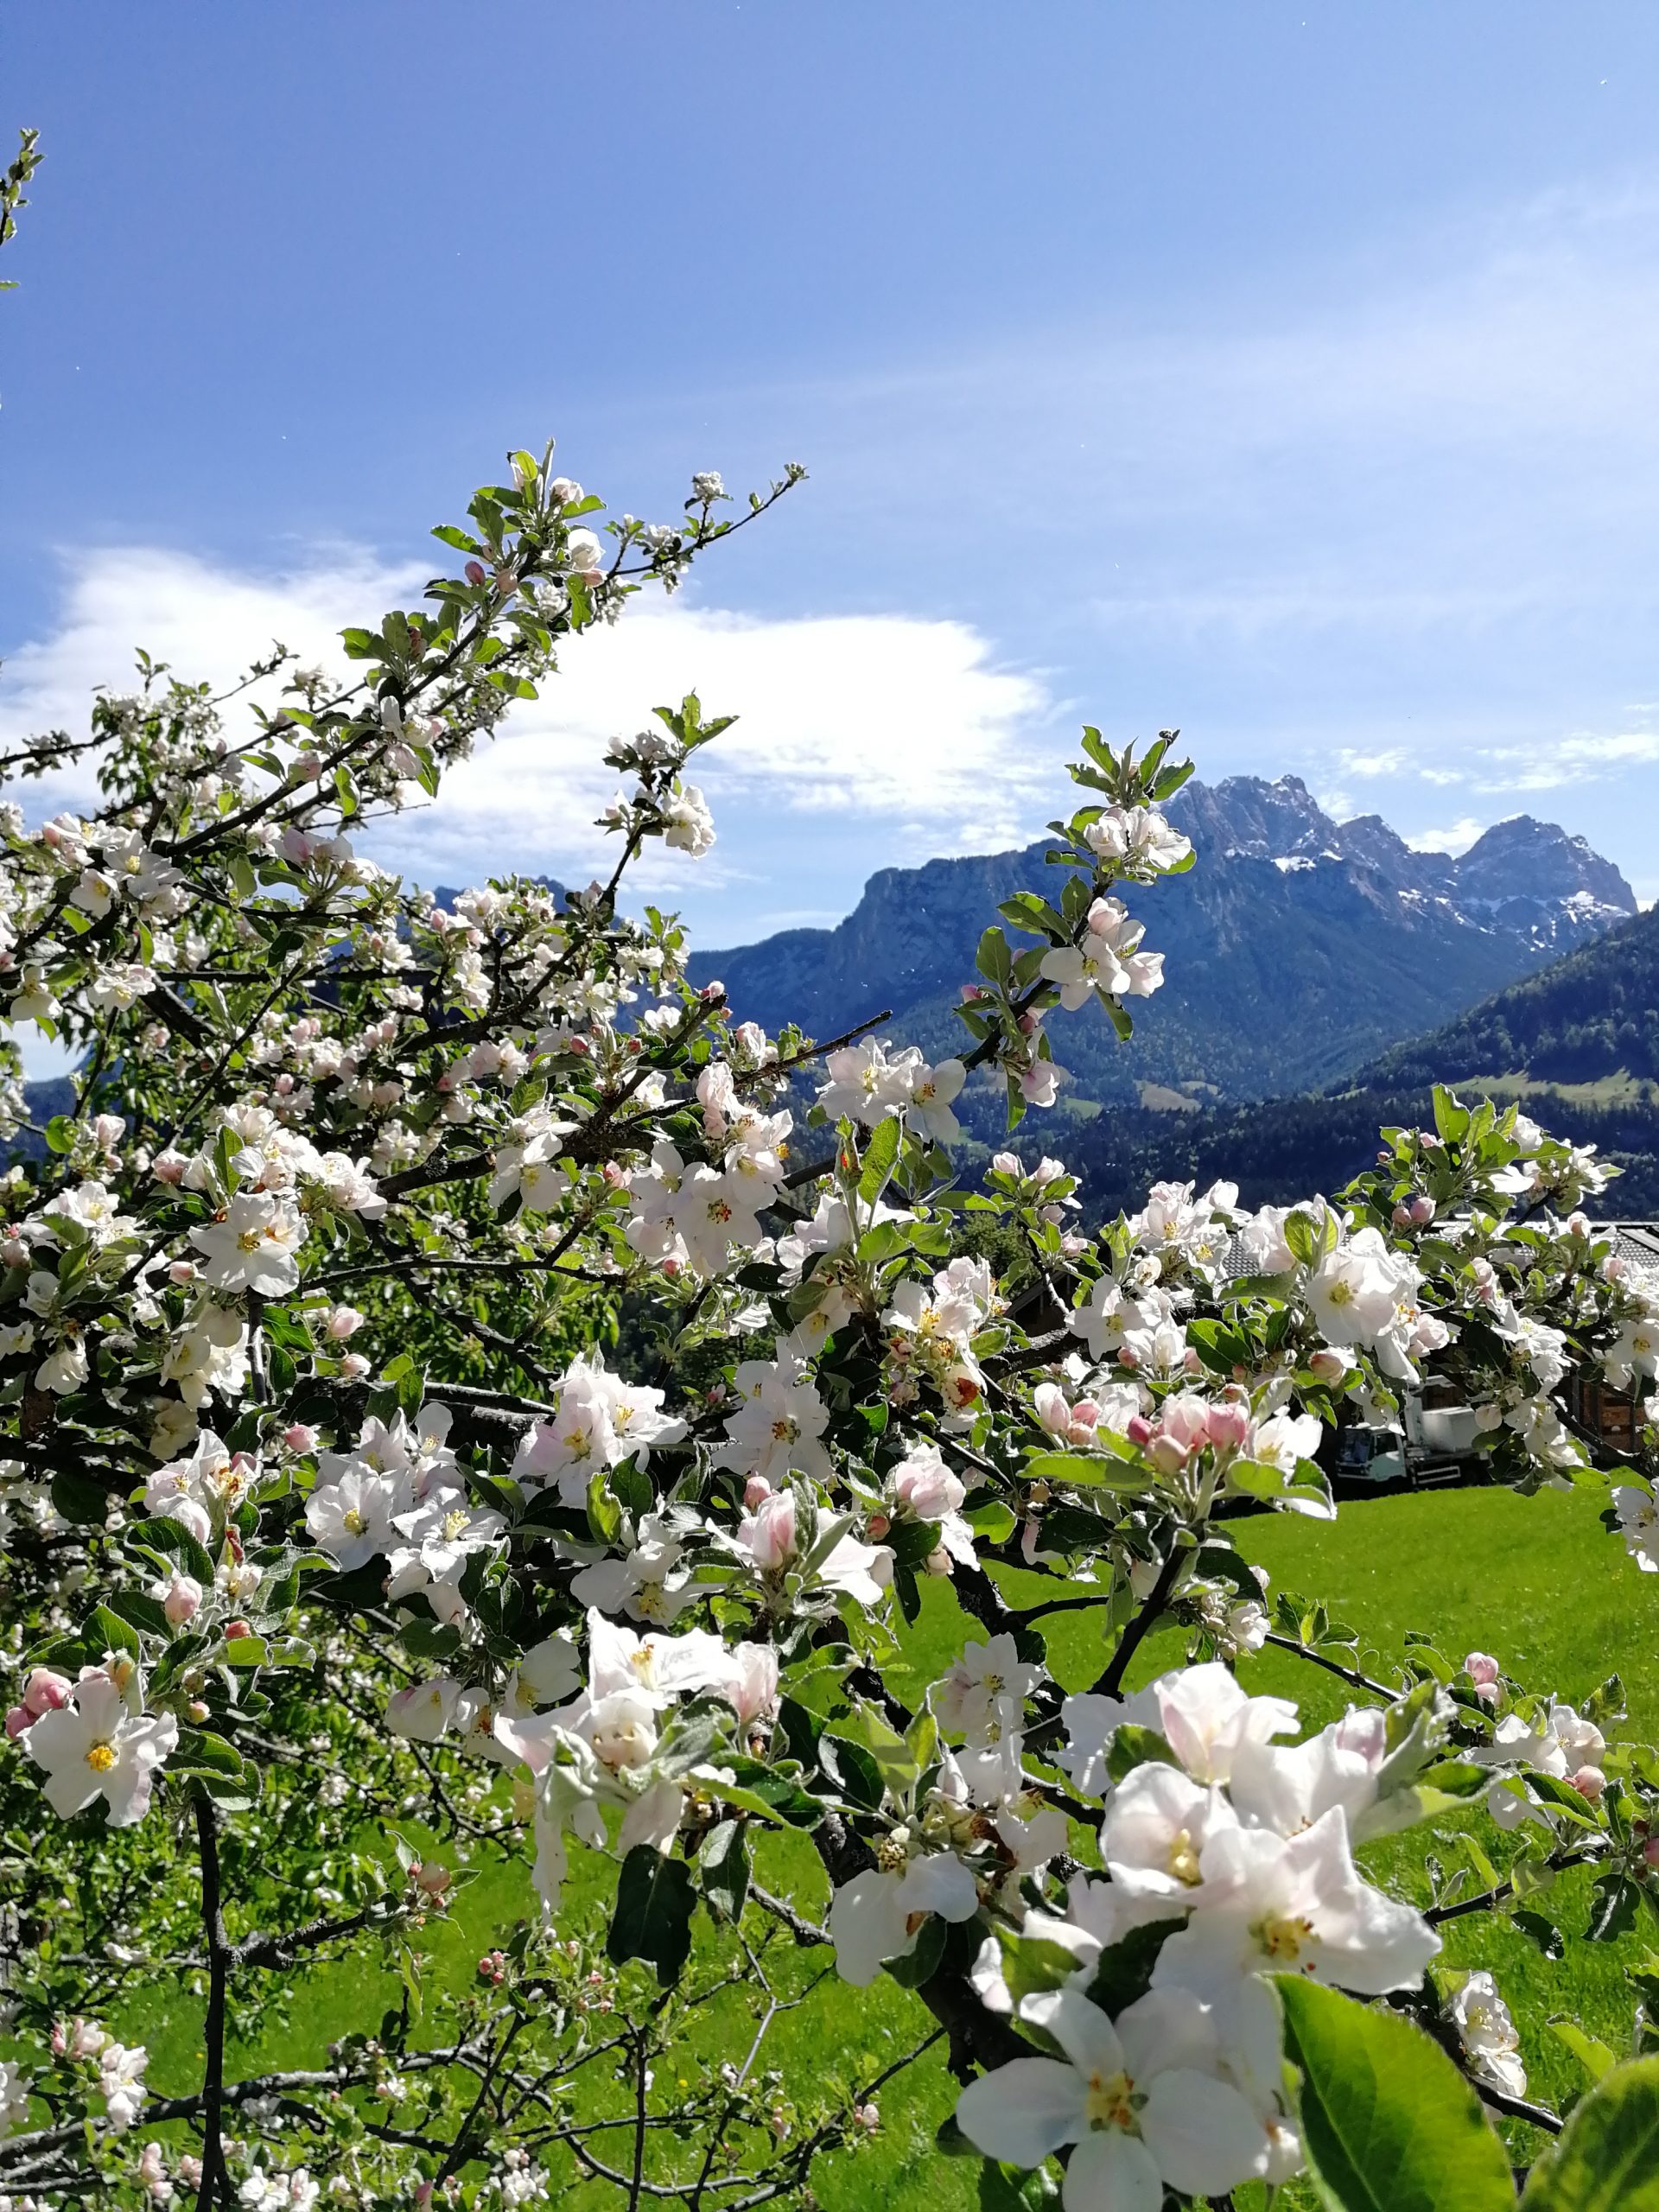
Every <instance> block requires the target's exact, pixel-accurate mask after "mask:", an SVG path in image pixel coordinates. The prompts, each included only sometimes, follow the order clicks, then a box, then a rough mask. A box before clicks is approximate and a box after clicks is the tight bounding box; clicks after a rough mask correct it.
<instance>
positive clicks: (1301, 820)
mask: <svg viewBox="0 0 1659 2212" xmlns="http://www.w3.org/2000/svg"><path fill="white" fill-rule="evenodd" d="M1169 812H1170V815H1171V817H1172V819H1173V820H1175V821H1176V822H1178V823H1179V826H1180V827H1181V828H1182V829H1184V830H1185V833H1186V834H1187V836H1190V837H1191V838H1192V842H1193V844H1194V845H1195V846H1196V847H1197V849H1198V866H1197V868H1194V869H1193V870H1192V873H1191V874H1187V875H1185V876H1179V877H1177V878H1175V879H1174V880H1172V881H1170V882H1166V883H1163V884H1160V885H1159V886H1157V887H1155V888H1152V889H1148V890H1146V891H1143V892H1141V893H1138V894H1136V896H1135V899H1134V900H1133V902H1132V903H1133V906H1134V910H1135V912H1137V913H1139V914H1141V915H1142V916H1144V918H1145V919H1146V922H1147V944H1149V945H1154V946H1158V947H1160V948H1161V949H1163V950H1165V951H1166V953H1167V955H1168V963H1167V969H1166V973H1167V975H1168V977H1169V981H1168V982H1167V984H1166V988H1164V989H1163V990H1161V991H1160V992H1159V993H1158V995H1157V996H1156V997H1155V998H1154V999H1152V1000H1151V1001H1147V1003H1146V1005H1145V1006H1144V1007H1140V1006H1138V1007H1135V1009H1134V1011H1135V1017H1136V1034H1135V1040H1134V1043H1133V1044H1132V1045H1131V1046H1129V1047H1128V1049H1127V1050H1121V1049H1119V1048H1118V1047H1117V1046H1116V1042H1115V1039H1113V1038H1112V1035H1111V1032H1110V1029H1109V1026H1108V1025H1107V1023H1106V1022H1105V1021H1104V1020H1103V1018H1102V1019H1097V1018H1096V1014H1095V1013H1092V1012H1087V1011H1086V1012H1085V1014H1084V1015H1082V1016H1080V1017H1077V1019H1075V1020H1073V1019H1069V1018H1058V1017H1057V1018H1056V1020H1055V1021H1054V1022H1053V1024H1052V1034H1053V1036H1054V1040H1055V1046H1056V1052H1057V1057H1058V1058H1060V1059H1061V1060H1062V1061H1063V1062H1065V1064H1066V1065H1068V1066H1069V1067H1070V1068H1071V1071H1072V1072H1073V1077H1074V1082H1073V1084H1072V1086H1071V1090H1072V1095H1073V1096H1074V1097H1075V1098H1078V1099H1107V1098H1123V1097H1128V1096H1132V1095H1134V1092H1135V1089H1136V1086H1137V1085H1138V1084H1144V1083H1147V1082H1151V1083H1155V1084H1160V1085H1165V1086H1170V1087H1173V1088H1185V1089H1187V1090H1189V1091H1190V1092H1191V1093H1192V1095H1194V1096H1210V1095H1214V1094H1216V1093H1219V1094H1221V1095H1224V1096H1236V1097H1262V1096H1271V1095H1272V1094H1274V1093H1275V1092H1281V1091H1285V1090H1299V1089H1303V1088H1306V1087H1309V1086H1312V1085H1315V1084H1325V1083H1329V1082H1331V1081H1333V1080H1334V1079H1336V1078H1337V1077H1340V1076H1342V1075H1344V1074H1345V1073H1346V1072H1347V1071H1350V1070H1351V1069H1353V1068H1355V1067H1357V1066H1358V1065H1361V1063H1362V1062H1363V1061H1365V1060H1366V1059H1368V1058H1370V1057H1371V1056H1373V1055H1374V1054H1376V1053H1377V1052H1381V1051H1383V1049H1385V1047H1386V1046H1389V1045H1391V1044H1393V1043H1395V1042H1396V1041H1397V1040H1398V1039H1402V1038H1404V1037H1409V1036H1411V1035H1413V1034H1414V1033H1417V1032H1419V1031H1421V1030H1424V1029H1427V1028H1431V1027H1434V1026H1435V1025H1436V1024H1438V1023H1440V1022H1443V1021H1445V1020H1446V1018H1447V1017H1448V1016H1449V1015H1451V1014H1455V1013H1457V1012H1459V1011H1460V1010H1461V1009H1462V1008H1463V1007H1466V1006H1469V1005H1471V1004H1472V1003H1473V1002H1474V1001H1476V1000H1477V999H1479V998H1481V997H1483V996H1484V995H1486V994H1487V993H1489V992H1491V991H1494V990H1497V989H1499V988H1502V987H1503V985H1504V984H1506V983H1509V982H1513V981H1515V980H1516V978H1517V977H1519V976H1525V975H1528V974H1530V973H1531V972H1532V971H1533V970H1534V969H1536V968H1538V967H1540V966H1541V965H1542V964H1543V963H1545V962H1547V961H1548V960H1550V959H1552V958H1554V957H1558V956H1559V955H1560V954H1561V953H1564V952H1567V951H1569V950H1572V949H1573V947H1574V946H1576V945H1578V944H1583V943H1586V942H1587V941H1588V940H1590V939H1591V938H1595V937H1598V936H1599V935H1600V934H1601V932H1602V931H1605V930H1606V929H1607V928H1608V927H1610V926H1611V925H1612V924H1613V923H1615V922H1618V921H1621V920H1623V919H1624V918H1625V917H1627V916H1629V915H1630V914H1632V913H1634V912H1636V899H1635V897H1634V894H1633V893H1631V891H1630V886H1629V885H1628V884H1627V883H1626V882H1625V881H1624V877H1623V876H1622V875H1621V874H1619V872H1618V869H1617V868H1614V867H1613V866H1612V865H1611V862H1610V861H1605V860H1603V859H1602V858H1601V857H1600V856H1599V855H1598V854H1596V853H1594V852H1592V850H1591V849H1590V848H1589V846H1588V845H1586V843H1585V842H1584V840H1583V839H1582V838H1579V837H1569V836H1567V834H1566V832H1565V831H1564V830H1562V829H1559V828H1557V827H1556V826H1555V825H1554V823H1540V822H1535V821H1533V820H1532V819H1531V818H1530V817H1526V816H1522V817H1517V818H1516V820H1514V821H1511V822H1505V823H1499V824H1497V827H1496V828H1494V829H1489V830H1488V831H1487V832H1486V834H1485V836H1483V837H1482V838H1481V839H1480V840H1479V841H1478V843H1476V844H1475V845H1473V846H1472V847H1471V849H1470V850H1469V851H1468V852H1466V853H1465V854H1464V855H1462V856H1461V858H1459V859H1453V858H1452V856H1451V855H1446V854H1443V853H1419V852H1414V851H1413V850H1412V849H1411V848H1410V847H1409V846H1408V845H1407V844H1406V843H1405V842H1404V841H1403V840H1402V838H1400V837H1399V836H1396V835H1395V832H1394V831H1393V830H1392V829H1390V828H1389V825H1388V824H1387V823H1385V822H1383V820H1382V819H1381V817H1378V816H1376V815H1363V816H1361V817H1358V818H1357V820H1355V821H1352V822H1348V823H1336V822H1334V821H1332V819H1331V817H1329V816H1328V815H1326V814H1325V812H1324V811H1323V810H1322V809H1321V808H1320V807H1319V804H1318V803H1317V801H1316V800H1315V799H1314V798H1313V795H1312V794H1311V793H1310V792H1309V791H1308V790H1307V788H1306V785H1304V784H1303V783H1302V782H1301V781H1300V779H1298V778H1296V777H1294V776H1286V777H1281V779H1279V780H1278V781H1277V782H1276V783H1266V782H1263V781H1262V780H1261V779H1259V778H1256V777H1251V776H1236V777H1231V778H1230V779H1228V780H1227V781H1226V782H1224V783H1221V784H1217V785H1204V784H1198V783H1194V784H1190V785H1188V786H1187V787H1186V789H1185V791H1183V792H1181V793H1180V794H1179V797H1178V798H1176V799H1175V801H1174V802H1173V804H1172V805H1171V807H1170V809H1169ZM1045 851H1046V843H1043V844H1038V845H1034V846H1033V847H1031V848H1030V849H1027V850H1026V851H1023V852H1010V853H997V854H991V855H985V856H983V857H975V858H970V859H963V860H953V861H937V860H936V861H928V862H926V863H925V865H924V866H922V867H920V868H886V869H883V870H882V871H881V873H880V874H877V875H874V876H872V877H871V879H870V880H869V882H868V884H867V885H866V887H865V890H864V895H863V897H862V898H861V899H860V901H859V903H858V905H857V906H856V907H855V909H854V911H853V912H852V913H851V914H849V916H848V918H847V919H846V920H845V921H844V922H842V923H841V924H840V925H838V926H837V927H836V928H835V929H833V930H821V929H820V930H788V931H783V932H782V933H781V934H779V936H777V937H772V938H766V940H765V941H764V942H763V943H762V944H755V945H747V946H743V947H741V948H739V949H736V950H730V951H721V952H710V953H705V954H702V955H700V956H699V957H697V959H696V961H695V962H694V963H693V974H694V976H696V980H698V981H699V982H704V981H707V980H709V978H710V977H712V976H719V977H721V980H722V981H723V982H725V984H726V986H727V989H728V994H729V995H730V997H731V999H732V1002H733V1004H734V1007H736V1009H737V1011H738V1013H739V1014H742V1015H747V1016H752V1017H753V1019H755V1020H759V1021H761V1022H764V1023H765V1024H766V1026H767V1027H778V1026H779V1024H781V1023H782V1022H783V1021H785V1020H788V1019H790V1018H791V1017H792V1018H794V1019H795V1020H799V1021H800V1022H802V1024H803V1025H804V1027H806V1028H807V1029H808V1030H809V1031H810V1032H811V1033H814V1034H816V1035H817V1036H821V1037H822V1036H829V1035H832V1034H834V1033H836V1032H837V1031H838V1030H841V1029H843V1028H846V1027H849V1026H850V1025H851V1024H852V1023H854V1022H856V1021H859V1020H863V1019H865V1018H866V1017H867V1016H868V1015H869V1014H873V1013H874V1012H876V1011H877V1010H879V1009H880V1007H892V1008H893V1020H892V1023H891V1025H890V1027H891V1029H892V1032H893V1034H894V1035H895V1036H901V1037H904V1038H906V1039H914V1041H916V1042H918V1043H919V1044H922V1045H924V1046H926V1047H927V1048H928V1049H930V1050H931V1051H936V1052H944V1051H949V1050H953V1049H955V1048H956V1046H957V1041H958V1040H959V1039H960V1037H961V1031H960V1028H959V1027H958V1026H957V1024H956V1023H955V1022H954V1021H953V1020H951V1018H950V1008H951V1007H952V1006H953V1005H954V1004H955V1002H956V999H957V990H958V987H959V986H960V985H961V984H962V983H963V982H966V981H967V980H969V978H970V977H971V976H972V974H973V953H974V946H975V944H976V942H977V939H978V937H979V933H980V931H981V930H982V929H983V928H984V926H985V925H986V923H987V921H988V920H989V919H990V918H993V916H994V913H995V907H996V905H997V902H998V901H999V900H1000V899H1006V898H1007V897H1008V896H1009V894H1010V893H1012V892H1014V891H1015V890H1018V889H1020V888H1022V887H1026V886H1034V887H1042V886H1043V885H1044V882H1045V879H1046V878H1052V874H1053V871H1052V870H1050V869H1048V868H1046V866H1045V863H1044V860H1043V855H1044V852H1045Z"/></svg>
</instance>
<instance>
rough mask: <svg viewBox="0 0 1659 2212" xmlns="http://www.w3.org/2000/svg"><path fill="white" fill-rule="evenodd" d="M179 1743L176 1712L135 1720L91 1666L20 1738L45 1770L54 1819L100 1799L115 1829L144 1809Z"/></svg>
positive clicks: (107, 1680) (99, 1671) (116, 1692)
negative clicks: (62, 1700) (66, 1697)
mask: <svg viewBox="0 0 1659 2212" xmlns="http://www.w3.org/2000/svg"><path fill="white" fill-rule="evenodd" d="M178 1740H179V1724H178V1720H177V1719H176V1718H175V1715H174V1714H172V1713H154V1714H150V1715H149V1716H147V1717H146V1716H143V1715H142V1714H136V1713H134V1712H133V1711H132V1710H131V1709H130V1706H129V1705H128V1702H127V1700H126V1699H125V1698H124V1696H123V1694H122V1693H121V1691H120V1690H119V1689H118V1688H117V1687H116V1685H115V1683H114V1682H113V1681H111V1679H110V1677H109V1675H106V1674H105V1672H104V1671H103V1669H101V1668H89V1669H87V1670H86V1672H85V1673H84V1674H83V1675H82V1676H81V1678H80V1680H79V1681H78V1682H77V1683H76V1684H75V1687H74V1689H73V1692H72V1694H71V1696H70V1698H69V1700H68V1701H67V1703H66V1704H64V1705H61V1706H59V1707H55V1708H54V1710H53V1711H51V1712H48V1713H42V1714H41V1717H40V1719H38V1720H36V1721H35V1723H34V1724H33V1726H31V1727H30V1728H29V1732H28V1734H27V1737H26V1738H25V1741H26V1742H27V1744H28V1746H29V1757H30V1758H33V1759H34V1760H35V1762H36V1763H37V1764H39V1765H41V1766H43V1767H44V1768H45V1769H46V1776H47V1778H46V1783H45V1785H44V1791H43V1794H44V1796H45V1798H46V1802H47V1803H48V1805H50V1807H51V1808H52V1809H53V1811H54V1813H56V1814H57V1815H59V1816H60V1818H61V1819H63V1820H68V1819H69V1818H71V1816H72V1815H74V1814H76V1813H79V1812H81V1811H83V1810H84V1809H85V1808H86V1807H87V1806H88V1805H92V1804H96V1803H97V1802H98V1800H99V1798H100V1797H101V1798H102V1799H103V1800H104V1802H105V1807H106V1808H107V1810H108V1815H109V1822H110V1826H111V1827H118V1828H120V1827H131V1826H132V1825H133V1823H134V1822H135V1821H141V1820H143V1817H144V1815H145V1814H146V1813H147V1812H148V1811H149V1801H150V1796H151V1793H152V1791H153V1790H154V1789H155V1786H156V1769H157V1768H158V1767H159V1766H160V1765H161V1764H162V1761H163V1760H164V1759H165V1758H167V1756H168V1752H169V1751H173V1750H174V1749H175V1747H176V1746H177V1744H178Z"/></svg>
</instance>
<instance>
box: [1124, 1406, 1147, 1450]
mask: <svg viewBox="0 0 1659 2212" xmlns="http://www.w3.org/2000/svg"><path fill="white" fill-rule="evenodd" d="M1123 1433H1124V1434H1125V1435H1126V1436H1127V1437H1128V1440H1129V1441H1130V1443H1131V1444H1138V1445H1139V1446H1141V1449H1142V1450H1143V1451H1144V1450H1145V1448H1146V1446H1147V1445H1148V1444H1150V1443H1151V1441H1152V1423H1151V1422H1150V1421H1148V1420H1147V1417H1146V1415H1145V1414H1130V1415H1129V1418H1128V1421H1127V1422H1126V1423H1125V1424H1124V1429H1123Z"/></svg>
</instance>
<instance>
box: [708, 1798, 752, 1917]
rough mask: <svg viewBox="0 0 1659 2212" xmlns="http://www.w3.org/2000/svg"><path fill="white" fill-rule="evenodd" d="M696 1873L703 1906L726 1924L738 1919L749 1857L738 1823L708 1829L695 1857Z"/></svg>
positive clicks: (721, 1822) (726, 1823) (732, 1822)
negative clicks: (712, 1909) (719, 1916)
mask: <svg viewBox="0 0 1659 2212" xmlns="http://www.w3.org/2000/svg"><path fill="white" fill-rule="evenodd" d="M697 1871H698V1872H699V1873H700V1874H701V1876H702V1894H703V1897H704V1898H705V1899H706V1900H707V1902H708V1903H709V1904H710V1905H711V1906H714V1907H715V1909H716V1910H719V1911H720V1912H721V1913H723V1914H724V1915H725V1916H726V1918H727V1919H728V1920H738V1919H741V1916H742V1912H743V1901H744V1899H745V1898H746V1897H747V1896H748V1894H749V1853H748V1847H747V1844H746V1843H745V1842H744V1840H743V1827H742V1823H741V1821H720V1822H719V1824H718V1825H717V1826H716V1827H712V1828H710V1829H709V1833H708V1834H707V1835H706V1836H705V1837H704V1838H703V1840H702V1849H701V1850H700V1851H699V1852H698V1853H697Z"/></svg>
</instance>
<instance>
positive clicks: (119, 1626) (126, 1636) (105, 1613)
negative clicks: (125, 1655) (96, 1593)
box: [86, 1605, 144, 1657]
mask: <svg viewBox="0 0 1659 2212" xmlns="http://www.w3.org/2000/svg"><path fill="white" fill-rule="evenodd" d="M86 1637H87V1642H88V1643H89V1644H91V1645H93V1646H96V1645H98V1644H99V1643H102V1644H103V1645H104V1647H105V1649H106V1650H110V1651H130V1652H131V1653H132V1654H133V1656H135V1657H137V1656H140V1655H142V1653H143V1648H144V1646H143V1638H142V1637H140V1636H139V1633H138V1631H137V1629H136V1628H134V1626H133V1625H132V1623H131V1622H130V1621H124V1620H123V1619H122V1618H121V1616H120V1615H119V1613H112V1612H111V1611H110V1609H109V1607H108V1606H107V1605H94V1606H93V1607H92V1618H91V1620H90V1621H89V1622H88V1623H87V1624H86Z"/></svg>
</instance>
